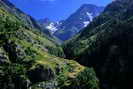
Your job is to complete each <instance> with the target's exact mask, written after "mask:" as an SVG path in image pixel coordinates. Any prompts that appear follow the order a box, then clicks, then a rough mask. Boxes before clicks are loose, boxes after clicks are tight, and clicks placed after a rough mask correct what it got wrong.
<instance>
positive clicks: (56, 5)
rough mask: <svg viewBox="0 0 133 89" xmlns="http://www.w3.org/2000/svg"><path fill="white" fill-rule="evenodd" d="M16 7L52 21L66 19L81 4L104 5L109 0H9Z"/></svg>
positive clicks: (109, 0)
mask: <svg viewBox="0 0 133 89" xmlns="http://www.w3.org/2000/svg"><path fill="white" fill-rule="evenodd" d="M10 1H11V2H12V3H13V4H15V5H16V7H18V8H20V9H21V10H22V11H24V12H26V13H27V14H29V15H31V16H32V17H34V18H35V19H43V18H46V17H48V18H50V19H51V20H53V21H59V20H63V19H66V18H67V17H68V16H70V14H72V13H73V12H75V11H76V10H77V9H78V8H79V7H80V6H81V5H82V4H87V3H88V4H95V5H98V6H106V5H107V4H108V3H110V2H111V0H10Z"/></svg>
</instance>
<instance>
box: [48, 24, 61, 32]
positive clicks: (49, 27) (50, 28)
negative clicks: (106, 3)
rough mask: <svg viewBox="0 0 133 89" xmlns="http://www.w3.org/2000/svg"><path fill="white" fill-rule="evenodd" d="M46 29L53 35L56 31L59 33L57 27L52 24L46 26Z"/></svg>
mask: <svg viewBox="0 0 133 89" xmlns="http://www.w3.org/2000/svg"><path fill="white" fill-rule="evenodd" d="M46 29H49V30H50V31H51V33H52V34H53V33H54V32H55V31H57V30H58V29H57V28H56V27H55V24H54V23H50V24H49V25H48V26H46Z"/></svg>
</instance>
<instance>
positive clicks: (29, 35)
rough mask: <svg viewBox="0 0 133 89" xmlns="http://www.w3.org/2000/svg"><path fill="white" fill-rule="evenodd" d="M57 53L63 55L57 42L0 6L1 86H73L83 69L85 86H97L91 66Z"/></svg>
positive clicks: (6, 88) (22, 88)
mask: <svg viewBox="0 0 133 89" xmlns="http://www.w3.org/2000/svg"><path fill="white" fill-rule="evenodd" d="M0 4H1V1H0ZM2 5H3V4H2ZM56 56H60V57H64V53H63V50H62V48H61V47H60V46H59V45H57V44H55V43H54V42H53V41H51V40H50V39H48V37H47V36H45V35H43V34H41V33H40V32H39V31H37V30H34V29H33V28H30V27H27V26H26V25H25V24H24V23H23V21H21V20H19V19H18V17H17V16H15V15H14V14H11V13H10V12H9V11H8V10H7V9H6V8H4V7H0V87H1V88H2V89H47V88H52V89H64V88H65V87H70V86H72V83H73V80H74V81H76V79H78V80H80V79H79V78H80V77H79V78H78V76H82V72H83V71H86V69H87V71H86V72H85V73H83V76H82V78H83V77H84V76H85V75H87V79H86V78H85V79H86V80H85V81H89V84H88V82H87V84H86V83H85V84H84V85H85V86H88V89H98V87H99V86H98V80H97V78H96V75H95V73H94V71H93V70H92V69H89V68H86V67H84V66H82V65H80V64H78V63H77V62H75V61H72V60H66V59H63V58H60V57H56ZM87 72H89V73H87ZM88 77H89V78H88ZM81 83H82V82H81ZM94 86H95V87H94ZM74 87H76V85H75V86H73V89H75V88H74ZM82 89H86V88H85V87H82Z"/></svg>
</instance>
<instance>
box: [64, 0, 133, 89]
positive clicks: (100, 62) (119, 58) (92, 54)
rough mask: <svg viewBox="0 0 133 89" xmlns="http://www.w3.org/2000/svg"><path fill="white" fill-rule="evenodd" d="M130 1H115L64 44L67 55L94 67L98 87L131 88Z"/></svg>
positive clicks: (132, 16)
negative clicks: (98, 80)
mask: <svg viewBox="0 0 133 89" xmlns="http://www.w3.org/2000/svg"><path fill="white" fill-rule="evenodd" d="M132 11H133V0H115V1H113V2H112V3H111V4H109V5H108V6H107V7H106V8H105V10H104V11H103V12H102V13H101V14H100V15H99V16H98V17H96V18H95V19H94V20H93V21H92V22H91V23H90V24H89V26H88V27H87V28H85V29H84V30H83V31H82V32H80V33H79V34H77V35H76V36H74V37H73V38H72V39H71V40H69V41H67V42H66V43H65V44H64V52H65V54H66V58H69V59H74V60H76V61H78V62H79V63H80V64H82V65H86V66H88V67H94V69H95V71H96V74H97V76H98V78H99V79H100V83H101V89H130V88H132V84H131V81H132V79H133V76H132V74H133V70H132V67H133V66H132V65H133V61H132V59H133V47H132V45H133V39H132V37H133V12H132Z"/></svg>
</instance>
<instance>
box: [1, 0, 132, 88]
mask: <svg viewBox="0 0 133 89" xmlns="http://www.w3.org/2000/svg"><path fill="white" fill-rule="evenodd" d="M60 41H62V42H63V43H62V44H61V45H60V43H59V42H60ZM132 59H133V0H113V1H112V2H111V3H110V4H109V5H107V7H104V8H103V7H98V6H95V5H91V4H84V5H82V6H81V7H80V8H79V9H78V10H77V11H76V12H75V13H74V14H72V15H71V16H70V17H68V19H66V20H62V21H59V22H53V21H51V20H49V19H48V18H46V19H42V20H39V21H36V20H35V19H34V18H32V17H31V16H29V15H27V14H26V13H24V12H23V11H21V10H19V9H18V8H16V7H15V6H14V5H13V4H12V3H10V2H9V1H8V0H0V89H132V88H133V86H132V80H133V60H132Z"/></svg>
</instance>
